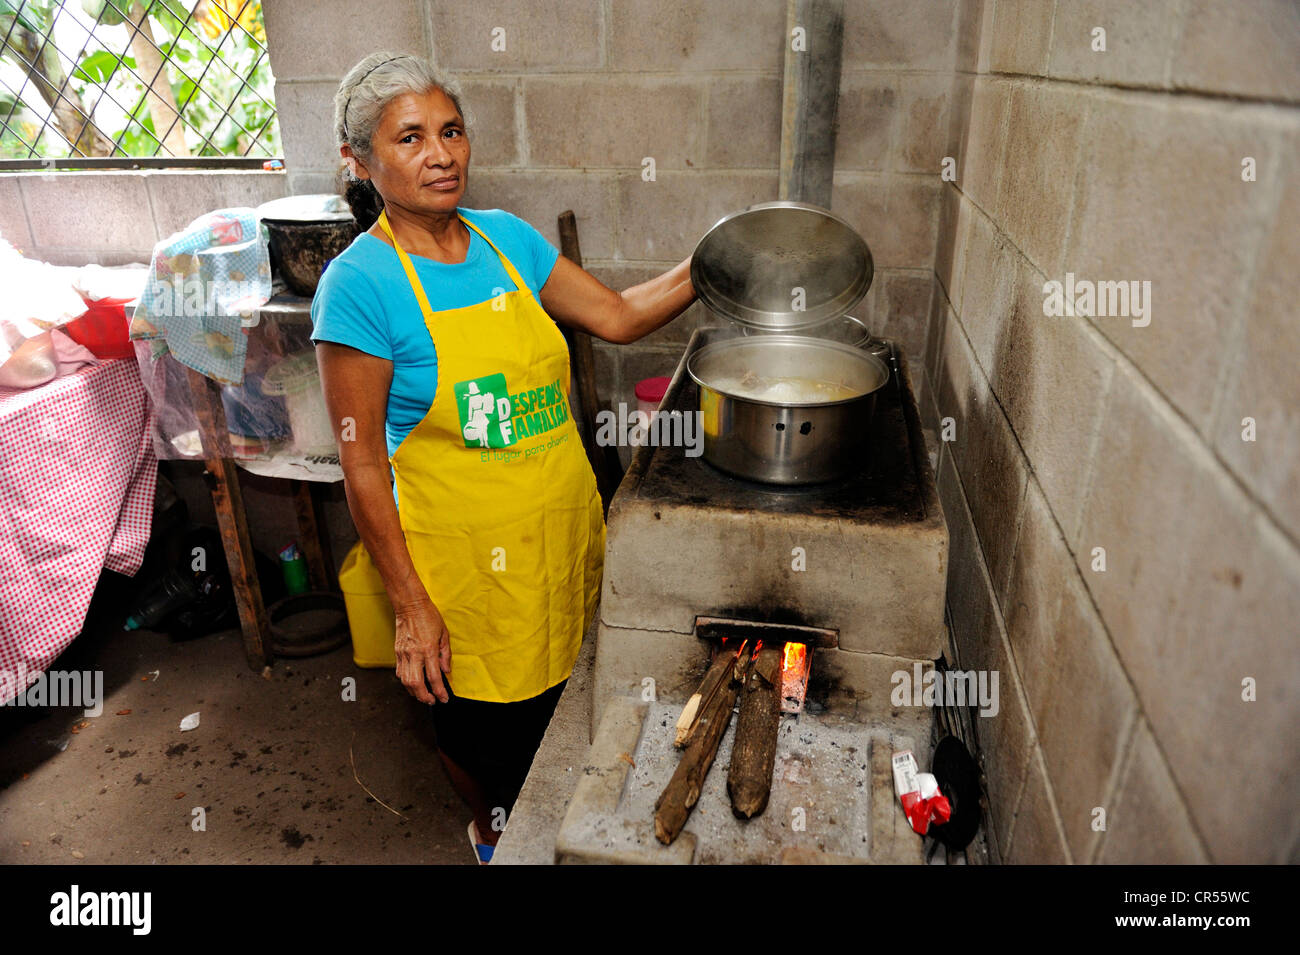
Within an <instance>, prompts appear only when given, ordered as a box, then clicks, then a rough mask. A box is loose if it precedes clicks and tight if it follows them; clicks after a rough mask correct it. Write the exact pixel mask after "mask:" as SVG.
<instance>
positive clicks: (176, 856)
mask: <svg viewBox="0 0 1300 955" xmlns="http://www.w3.org/2000/svg"><path fill="white" fill-rule="evenodd" d="M130 591H131V582H130V581H128V580H127V579H126V578H122V577H118V576H117V575H114V574H110V573H106V574H105V576H104V579H103V580H101V585H100V588H99V589H98V591H97V593H96V598H95V602H94V603H93V604H92V608H91V616H90V619H89V621H88V624H87V628H86V632H85V633H83V635H82V636H81V637H79V638H78V639H77V640H76V641H74V643H73V644H72V646H71V647H70V648H69V649H68V651H67V652H65V654H64V655H63V656H62V657H60V659H59V660H58V661H57V662H56V664H55V666H56V667H57V668H58V669H60V670H72V669H76V670H95V669H99V670H102V671H103V674H104V695H105V700H104V704H103V713H102V714H101V715H100V716H99V717H97V718H94V719H89V720H85V721H84V722H85V725H84V726H82V727H80V728H79V724H81V723H82V721H83V715H82V711H81V710H79V709H69V708H57V709H27V708H11V707H0V862H3V863H49V862H58V863H77V862H85V863H90V864H95V863H100V864H133V863H190V862H197V863H297V864H310V863H315V864H330V863H381V862H382V863H451V864H466V865H470V864H473V856H472V853H471V850H470V848H469V842H468V839H467V838H466V835H465V826H466V824H467V822H468V819H469V813H468V811H467V810H466V809H465V808H464V807H463V805H462V804H461V802H460V799H459V797H457V795H456V794H455V792H454V791H453V790H452V788H451V785H450V783H449V782H448V780H447V777H446V774H445V772H444V770H443V768H442V764H441V763H440V762H439V760H438V757H437V753H436V750H435V748H434V742H433V732H432V727H431V725H430V723H429V720H428V718H427V711H426V709H425V707H424V705H423V704H421V703H419V702H418V701H416V700H415V699H414V698H412V697H410V696H409V695H408V694H407V693H406V691H405V689H404V688H403V687H402V686H401V684H400V683H398V682H397V680H396V678H395V677H394V675H393V674H392V672H391V671H388V670H362V669H359V668H357V667H356V666H355V665H354V664H353V663H352V657H351V646H350V645H346V646H344V647H343V648H341V649H339V650H337V651H335V652H333V653H330V654H326V655H324V656H320V657H314V658H310V659H304V660H297V661H280V662H278V663H277V664H276V665H275V666H274V667H273V668H272V670H271V673H270V678H269V679H264V678H263V677H262V676H261V675H259V674H258V673H255V672H253V671H252V670H250V669H249V668H248V666H247V664H246V663H245V662H244V654H243V649H242V645H241V641H240V637H239V633H238V632H237V631H227V632H224V633H219V634H212V635H210V636H205V637H199V638H196V639H193V640H188V641H181V642H178V641H173V640H172V639H171V638H169V637H168V636H166V635H165V634H161V633H153V632H148V631H136V632H134V633H125V632H122V631H121V630H120V629H118V628H120V627H121V622H122V619H123V615H124V612H125V609H126V606H125V602H126V599H127V598H128V597H129V596H130ZM155 670H156V671H158V672H157V676H156V678H155V677H154V676H153V675H152V673H151V671H155ZM344 677H354V678H355V679H356V702H343V700H342V698H341V694H342V689H341V688H342V680H343V678H344ZM124 711H129V712H124ZM194 712H198V713H199V714H200V725H199V727H198V729H196V730H193V731H189V732H182V731H181V730H180V722H181V719H182V718H183V717H185V716H186V715H187V714H189V713H194ZM349 751H351V754H352V757H354V758H355V765H356V772H357V774H358V775H359V777H360V778H361V780H362V781H363V782H364V783H365V784H366V786H368V787H369V788H370V790H371V791H372V792H373V793H374V794H375V795H376V796H378V797H379V798H380V799H382V800H383V801H384V802H386V803H387V804H388V805H389V806H392V807H393V808H394V809H396V810H398V811H399V812H401V813H402V818H399V817H398V816H397V815H394V814H393V813H392V812H390V811H389V810H387V809H385V808H384V807H383V806H381V805H379V804H378V803H377V802H375V801H374V800H373V799H371V797H370V796H368V795H367V794H366V792H365V791H364V790H363V789H362V787H361V786H360V785H359V784H358V783H357V781H356V779H354V777H353V768H352V757H350V756H349ZM200 806H201V807H203V809H204V812H205V813H206V831H194V829H193V828H192V827H191V821H192V819H193V818H194V817H193V810H194V809H195V807H200Z"/></svg>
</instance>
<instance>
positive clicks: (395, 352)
mask: <svg viewBox="0 0 1300 955" xmlns="http://www.w3.org/2000/svg"><path fill="white" fill-rule="evenodd" d="M459 211H460V213H461V214H462V215H463V216H464V217H465V218H466V219H468V220H470V221H471V222H473V223H474V225H476V226H478V227H479V228H480V229H482V230H483V232H484V234H486V235H489V236H491V237H492V241H493V242H495V243H496V244H497V248H499V249H500V250H501V251H502V252H503V253H505V256H506V258H508V259H509V260H510V261H511V263H512V264H513V265H514V267H515V269H516V270H518V272H519V274H520V276H521V277H522V278H523V280H524V283H525V284H526V285H527V286H528V287H529V288H530V289H532V291H533V294H534V295H538V293H539V291H540V289H541V287H542V286H543V285H545V284H546V280H547V278H549V277H550V274H551V269H552V268H554V267H555V262H556V259H558V258H559V256H560V252H559V250H558V249H556V248H555V246H553V245H551V243H550V242H548V241H547V240H546V238H545V237H544V236H543V235H542V234H541V233H540V232H538V231H537V230H536V229H534V228H533V227H532V226H531V225H529V224H528V223H527V222H525V221H524V220H523V219H520V218H519V217H518V216H514V215H511V214H510V213H509V212H506V211H504V210H502V209H482V210H476V209H460V210H459ZM411 262H412V264H413V265H414V266H415V274H416V275H417V276H419V279H420V283H421V284H422V285H423V286H424V294H425V295H426V296H427V297H428V299H429V305H430V306H431V307H432V308H433V309H434V311H441V310H442V309H448V308H463V307H465V306H468V305H478V304H480V303H482V302H487V301H490V300H491V299H492V298H494V297H495V296H496V295H499V294H500V293H501V292H502V291H506V292H509V291H513V290H514V288H515V283H514V282H513V281H511V279H510V275H509V273H508V272H506V270H505V267H504V266H502V264H501V259H500V257H499V256H498V255H497V254H496V252H495V251H493V249H492V246H490V245H488V244H487V243H486V242H484V241H483V238H482V236H480V235H479V234H478V233H477V232H475V231H474V230H473V229H471V230H470V233H469V253H468V255H466V257H465V261H464V262H461V263H458V264H455V265H448V264H446V263H443V262H435V261H434V260H433V259H428V258H425V257H424V256H420V255H412V256H411ZM311 318H312V324H313V326H314V328H313V331H312V336H311V337H312V341H314V342H322V341H324V342H336V343H338V344H341V345H350V346H352V347H353V348H356V349H359V350H360V351H363V352H365V353H366V354H369V355H375V356H376V357H379V358H386V359H388V360H389V361H391V362H392V363H393V383H392V386H391V387H390V388H389V391H388V412H387V415H386V418H385V422H384V433H385V436H386V438H387V439H388V454H389V455H390V456H391V455H392V454H393V453H394V452H396V450H397V446H398V445H399V444H401V443H402V439H403V438H405V437H406V436H407V435H408V434H410V433H411V431H412V430H414V428H415V426H416V425H417V424H419V423H420V421H422V420H423V419H424V416H425V415H427V414H428V413H429V408H430V406H432V404H433V397H434V393H435V392H436V390H437V386H438V355H437V351H436V349H435V348H434V345H433V340H432V339H431V338H430V337H429V330H428V328H427V327H426V326H425V324H424V315H423V313H421V311H420V303H419V302H418V301H417V300H416V297H415V291H414V290H413V289H412V288H411V283H410V282H409V281H408V280H407V277H406V271H405V270H404V269H403V268H402V261H401V259H400V258H398V256H397V252H396V251H395V250H394V249H393V247H392V246H390V245H389V244H388V243H387V242H385V241H384V240H383V239H379V238H376V237H375V236H373V235H370V234H369V233H366V232H363V233H361V235H359V236H357V237H356V239H354V240H353V242H352V244H351V245H349V246H348V247H347V248H346V249H344V250H343V252H342V253H340V254H339V255H338V256H337V257H336V258H335V259H334V260H332V261H331V262H330V263H329V265H328V266H327V267H326V269H325V272H324V274H323V275H322V276H321V279H320V284H319V285H318V286H317V288H316V296H315V298H313V299H312V303H311Z"/></svg>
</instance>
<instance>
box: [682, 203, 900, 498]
mask: <svg viewBox="0 0 1300 955" xmlns="http://www.w3.org/2000/svg"><path fill="white" fill-rule="evenodd" d="M873 271H874V268H873V263H872V260H871V251H870V249H868V248H867V243H866V241H865V240H864V239H863V238H862V236H860V235H858V233H857V232H855V231H854V229H853V228H852V226H850V225H849V224H848V223H847V222H845V221H844V220H843V219H841V218H840V217H839V216H836V215H835V214H833V213H832V212H830V211H829V210H827V209H823V208H821V207H820V206H814V205H810V204H808V203H803V202H789V201H780V202H761V203H758V204H756V205H752V206H750V207H748V208H747V209H744V210H742V211H740V212H737V213H733V214H731V215H728V216H725V217H723V218H722V219H719V220H718V221H717V222H716V223H715V224H714V225H713V227H712V228H711V229H709V231H708V232H706V233H705V234H704V237H703V238H701V239H700V241H699V243H698V244H697V245H696V247H695V252H694V253H693V254H692V256H691V282H692V284H693V285H694V287H695V290H696V292H697V294H698V295H699V297H700V299H701V301H702V302H703V303H704V305H705V306H706V307H707V308H709V310H710V311H712V312H714V313H715V314H718V315H721V316H723V317H725V318H727V319H730V320H731V321H732V322H735V323H736V327H737V328H739V329H740V330H741V334H740V335H738V336H732V337H724V338H722V339H721V340H718V341H714V342H712V343H710V344H708V345H705V346H703V347H701V348H699V349H698V350H697V351H695V352H694V353H693V354H692V355H691V357H690V358H689V359H688V360H687V362H686V369H687V372H688V373H689V374H690V376H691V377H692V378H693V379H694V380H695V382H696V384H698V385H699V387H700V409H699V410H700V412H701V417H702V419H703V421H702V423H703V432H704V459H705V460H706V461H708V462H709V463H710V464H713V465H714V466H716V467H718V468H720V469H721V470H723V471H726V472H728V473H730V474H733V475H736V476H737V477H742V478H747V479H749V480H753V481H762V482H767V483H772V484H811V483H817V482H822V481H830V480H834V479H836V478H838V477H842V476H843V475H845V474H847V473H848V472H849V471H851V470H853V469H854V468H855V467H856V466H857V465H858V464H859V463H860V462H861V460H862V456H863V454H864V452H865V444H866V433H867V427H868V425H869V424H870V422H871V415H872V412H873V411H874V409H875V396H876V392H878V391H879V390H880V389H881V388H882V387H884V385H885V383H886V382H887V381H889V376H890V372H889V366H888V364H886V362H885V361H884V360H882V357H881V351H880V349H879V348H873V347H872V346H871V342H875V343H877V344H879V343H880V340H879V339H870V338H869V336H868V335H867V329H866V326H865V325H863V324H862V323H861V322H859V321H858V320H857V319H855V318H852V317H850V316H849V315H848V311H849V310H850V309H851V308H853V306H854V305H856V304H857V303H858V302H860V301H861V300H862V297H863V296H864V295H865V294H866V293H867V289H868V288H870V286H871V279H872V275H873ZM836 338H841V339H843V338H847V339H849V341H850V342H851V343H849V342H844V341H835V340H834V339H836ZM886 354H887V353H886Z"/></svg>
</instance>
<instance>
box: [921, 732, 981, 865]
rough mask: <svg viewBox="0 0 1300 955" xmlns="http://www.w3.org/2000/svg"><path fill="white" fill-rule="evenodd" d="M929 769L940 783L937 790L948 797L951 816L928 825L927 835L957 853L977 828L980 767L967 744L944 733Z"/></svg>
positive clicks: (963, 847)
mask: <svg viewBox="0 0 1300 955" xmlns="http://www.w3.org/2000/svg"><path fill="white" fill-rule="evenodd" d="M930 772H932V773H933V774H934V778H935V779H936V780H937V781H938V783H939V791H940V792H941V793H943V794H944V795H945V796H947V797H948V802H949V803H950V804H951V805H952V815H951V816H950V817H949V819H948V821H947V822H946V823H944V824H943V825H941V826H937V825H936V826H931V827H930V834H931V835H932V836H934V837H935V838H936V839H937V840H939V842H941V843H943V844H944V845H945V846H946V847H947V848H949V849H951V850H953V851H954V852H960V851H961V850H963V849H965V848H966V847H967V846H968V845H970V844H971V840H972V839H974V838H975V833H976V832H978V831H979V827H980V817H981V816H982V814H983V813H982V811H981V809H980V768H979V764H977V763H976V762H975V758H974V757H973V756H971V754H970V752H969V751H968V750H967V749H966V746H965V745H964V744H963V743H962V741H961V740H959V739H958V738H957V737H955V736H945V737H944V738H943V739H941V740H939V745H938V746H936V747H935V748H934V759H933V760H932V761H931V764H930Z"/></svg>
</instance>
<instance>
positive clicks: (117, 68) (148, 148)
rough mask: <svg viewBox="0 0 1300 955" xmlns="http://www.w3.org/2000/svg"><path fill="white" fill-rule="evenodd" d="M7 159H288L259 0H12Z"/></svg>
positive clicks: (3, 117)
mask: <svg viewBox="0 0 1300 955" xmlns="http://www.w3.org/2000/svg"><path fill="white" fill-rule="evenodd" d="M0 37H3V45H0V168H5V167H8V168H14V167H19V168H21V167H32V166H35V167H44V168H47V169H49V168H54V167H77V166H80V167H83V168H85V167H98V166H132V165H136V166H139V165H149V166H168V165H208V164H214V165H228V164H235V165H259V166H260V165H261V164H262V162H263V161H264V160H267V159H272V158H276V157H279V156H280V155H281V152H280V128H279V123H278V122H277V120H276V114H275V98H274V94H273V86H274V79H273V77H272V75H271V64H270V60H269V59H268V57H267V52H266V31H265V27H264V25H263V22H262V5H261V3H260V2H258V0H0Z"/></svg>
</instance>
